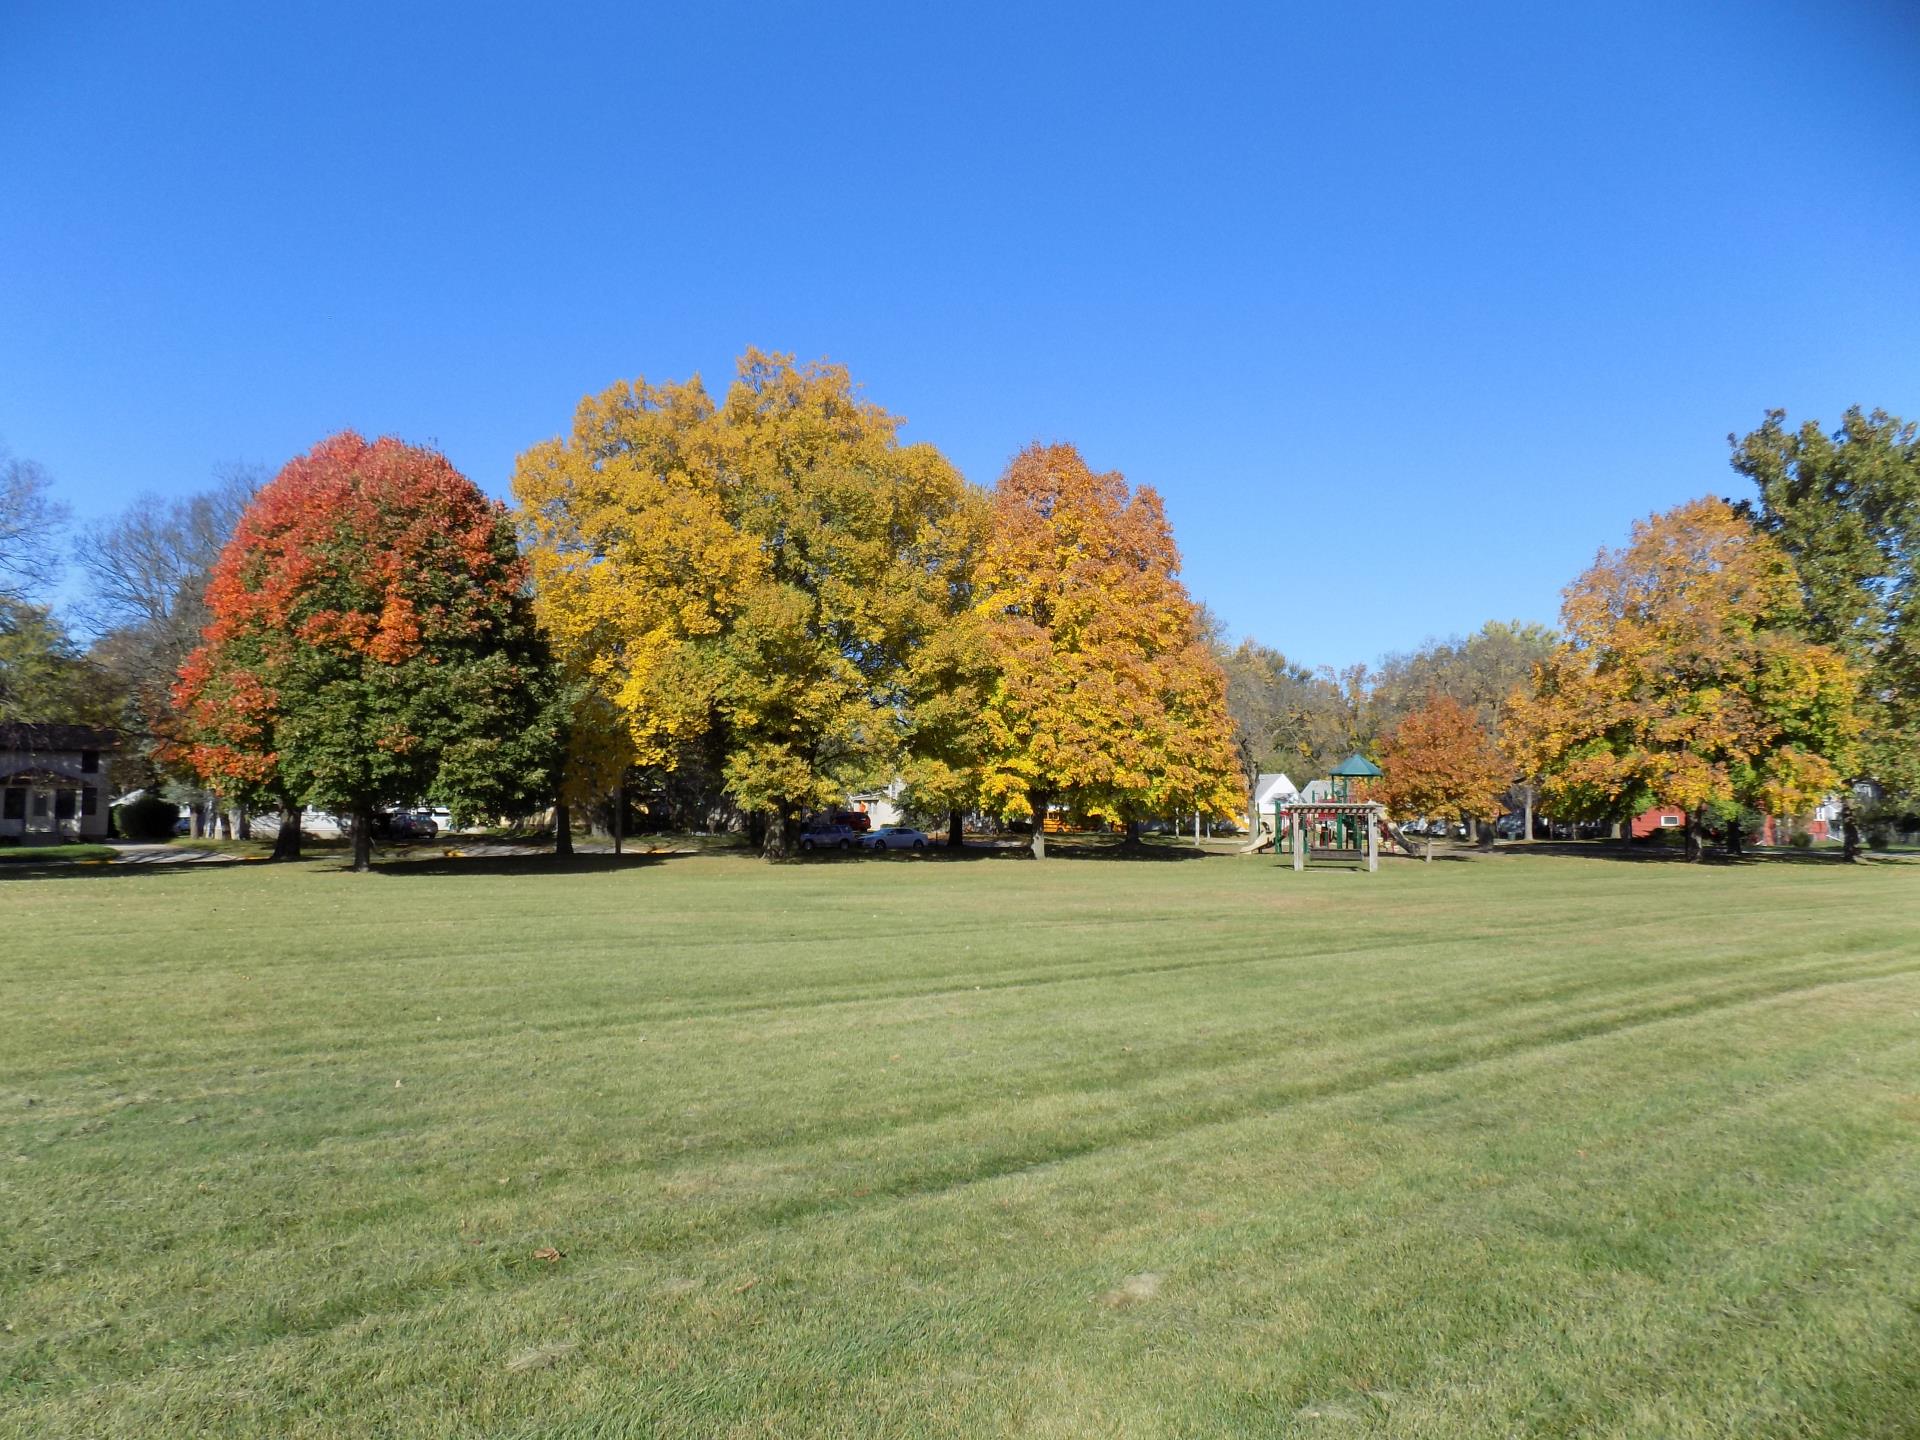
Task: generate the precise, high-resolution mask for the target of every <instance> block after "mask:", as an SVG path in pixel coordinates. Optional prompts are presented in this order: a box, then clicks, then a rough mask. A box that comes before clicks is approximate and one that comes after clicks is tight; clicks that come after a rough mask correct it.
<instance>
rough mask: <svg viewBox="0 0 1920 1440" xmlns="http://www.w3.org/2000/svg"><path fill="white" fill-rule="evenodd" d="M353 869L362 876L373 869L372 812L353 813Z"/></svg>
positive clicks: (357, 811) (360, 811)
mask: <svg viewBox="0 0 1920 1440" xmlns="http://www.w3.org/2000/svg"><path fill="white" fill-rule="evenodd" d="M353 868H354V872H355V873H356V874H361V875H364V874H365V873H366V872H367V871H368V870H371V869H372V868H373V812H372V811H371V810H356V811H354V812H353Z"/></svg>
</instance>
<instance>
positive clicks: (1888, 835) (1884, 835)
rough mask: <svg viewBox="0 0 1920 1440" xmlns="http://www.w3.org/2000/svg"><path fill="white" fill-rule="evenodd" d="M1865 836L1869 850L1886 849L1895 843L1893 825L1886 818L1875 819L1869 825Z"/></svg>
mask: <svg viewBox="0 0 1920 1440" xmlns="http://www.w3.org/2000/svg"><path fill="white" fill-rule="evenodd" d="M1865 838H1866V842H1867V848H1868V849H1869V850H1884V849H1886V848H1887V847H1888V846H1889V845H1891V844H1893V826H1892V825H1891V824H1889V823H1888V822H1887V821H1885V820H1875V821H1873V822H1872V823H1871V824H1869V825H1868V826H1867V829H1866V837H1865Z"/></svg>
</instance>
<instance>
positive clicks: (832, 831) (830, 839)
mask: <svg viewBox="0 0 1920 1440" xmlns="http://www.w3.org/2000/svg"><path fill="white" fill-rule="evenodd" d="M853 840H854V834H853V829H852V827H851V826H847V825H836V824H834V823H833V822H832V821H830V820H816V821H814V822H813V823H812V824H811V825H809V826H807V828H806V829H804V830H802V831H801V832H800V848H801V849H802V850H851V849H852V848H853Z"/></svg>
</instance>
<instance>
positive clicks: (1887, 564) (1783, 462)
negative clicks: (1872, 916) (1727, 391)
mask: <svg viewBox="0 0 1920 1440" xmlns="http://www.w3.org/2000/svg"><path fill="white" fill-rule="evenodd" d="M1786 418H1787V417H1786V412H1785V411H1783V410H1772V411H1769V412H1768V413H1767V418H1766V423H1765V424H1763V425H1762V426H1761V427H1760V428H1759V429H1758V430H1755V431H1753V432H1751V433H1750V434H1748V435H1746V436H1744V437H1740V438H1735V437H1733V436H1728V437H1727V438H1728V440H1729V441H1730V442H1731V444H1732V445H1733V468H1734V469H1735V470H1737V471H1739V472H1740V473H1741V474H1742V475H1744V476H1746V477H1747V478H1748V479H1749V480H1751V481H1752V482H1753V484H1754V487H1755V488H1756V489H1757V490H1758V491H1759V494H1758V496H1757V498H1755V499H1754V500H1752V501H1750V502H1743V504H1742V507H1741V508H1743V509H1744V510H1746V511H1747V513H1749V514H1750V515H1751V516H1752V517H1753V519H1754V520H1755V521H1756V523H1758V525H1759V526H1760V528H1761V529H1763V530H1764V531H1765V532H1766V533H1767V534H1768V535H1770V536H1772V537H1773V539H1774V541H1775V542H1776V543H1778V544H1779V546H1780V548H1781V549H1783V550H1784V551H1786V553H1787V555H1788V556H1789V557H1790V558H1791V559H1792V561H1793V564H1794V569H1795V571H1796V573H1797V574H1798V575H1799V577H1800V585H1801V592H1802V595H1803V597H1804V599H1805V611H1804V615H1803V617H1802V621H1801V623H1802V624H1803V625H1804V626H1805V627H1806V629H1807V631H1808V633H1809V634H1810V635H1811V636H1812V637H1813V638H1814V639H1816V640H1819V641H1822V642H1823V643H1825V644H1828V645H1832V646H1834V647H1835V648H1837V649H1838V650H1839V651H1840V652H1841V653H1842V654H1844V655H1845V656H1846V657H1847V658H1848V660H1850V661H1851V662H1852V663H1853V665H1854V668H1855V670H1856V671H1857V673H1858V675H1859V677H1860V689H1859V693H1858V695H1857V696H1856V697H1855V703H1856V705H1857V707H1858V709H1859V711H1860V718H1861V721H1862V724H1863V727H1864V729H1863V734H1862V739H1861V747H1860V758H1859V762H1858V763H1859V766H1860V774H1861V776H1863V777H1865V778H1869V779H1872V780H1875V781H1877V782H1879V783H1880V784H1881V785H1882V786H1884V787H1886V788H1887V789H1888V790H1891V791H1897V792H1901V793H1903V794H1906V795H1909V796H1911V795H1915V794H1920V583H1917V582H1916V580H1915V564H1916V557H1920V433H1917V432H1916V427H1915V426H1914V425H1913V424H1911V423H1908V422H1905V421H1902V420H1899V419H1897V418H1895V417H1894V416H1891V415H1888V414H1887V413H1885V412H1884V411H1880V410H1875V411H1874V412H1873V413H1872V414H1870V415H1868V414H1864V413H1862V412H1861V410H1860V408H1859V407H1858V406H1855V407H1854V408H1853V409H1850V410H1848V411H1847V412H1846V414H1845V415H1844V416H1843V417H1842V419H1841V423H1840V428H1839V429H1837V430H1835V431H1834V432H1833V433H1832V434H1828V433H1826V432H1825V431H1823V430H1822V429H1821V428H1820V426H1819V425H1818V424H1816V423H1814V422H1813V421H1808V422H1807V423H1806V424H1804V425H1801V426H1800V427H1799V428H1798V429H1796V430H1789V429H1788V428H1787V424H1786ZM1845 798H1846V800H1847V802H1848V803H1847V806H1846V810H1845V813H1844V817H1843V818H1844V822H1845V826H1846V845H1847V852H1848V854H1849V855H1852V854H1854V853H1857V851H1858V849H1859V844H1860V837H1859V825H1858V820H1857V817H1856V815H1855V813H1854V806H1853V804H1852V795H1851V793H1850V791H1849V792H1846V794H1845Z"/></svg>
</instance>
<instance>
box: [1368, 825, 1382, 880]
mask: <svg viewBox="0 0 1920 1440" xmlns="http://www.w3.org/2000/svg"><path fill="white" fill-rule="evenodd" d="M1379 868H1380V813H1379V812H1378V811H1377V810H1369V811H1367V873H1368V874H1369V875H1371V874H1372V873H1373V872H1374V871H1376V870H1378V869H1379Z"/></svg>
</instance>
